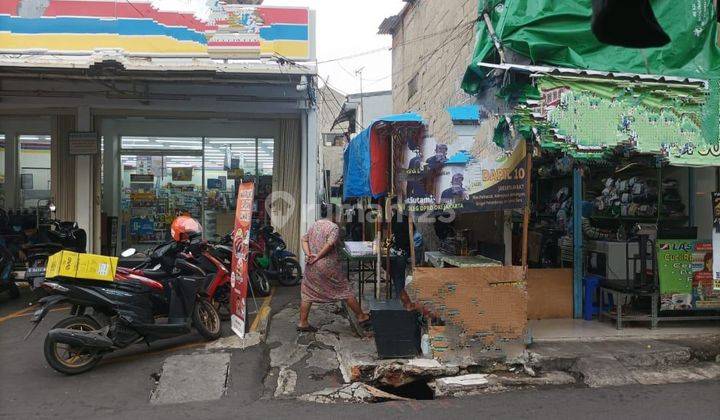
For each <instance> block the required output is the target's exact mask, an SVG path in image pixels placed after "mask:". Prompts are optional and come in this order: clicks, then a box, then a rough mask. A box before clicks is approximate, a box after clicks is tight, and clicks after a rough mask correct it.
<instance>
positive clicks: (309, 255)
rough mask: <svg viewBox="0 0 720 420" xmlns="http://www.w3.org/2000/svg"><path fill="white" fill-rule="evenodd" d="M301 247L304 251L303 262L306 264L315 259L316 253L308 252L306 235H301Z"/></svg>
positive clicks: (308, 245)
mask: <svg viewBox="0 0 720 420" xmlns="http://www.w3.org/2000/svg"><path fill="white" fill-rule="evenodd" d="M301 241H302V249H303V252H304V253H305V262H306V263H308V264H312V263H314V262H315V261H316V260H317V255H315V254H313V253H312V252H310V243H309V242H308V237H307V235H303V237H302V239H301Z"/></svg>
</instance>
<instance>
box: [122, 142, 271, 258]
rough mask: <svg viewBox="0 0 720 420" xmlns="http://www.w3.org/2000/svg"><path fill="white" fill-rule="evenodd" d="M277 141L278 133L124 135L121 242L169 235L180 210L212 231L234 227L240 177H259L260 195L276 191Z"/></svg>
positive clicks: (131, 243)
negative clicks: (268, 135)
mask: <svg viewBox="0 0 720 420" xmlns="http://www.w3.org/2000/svg"><path fill="white" fill-rule="evenodd" d="M274 143H275V139H274V138H262V139H260V138H219V137H148V136H140V137H136V136H123V137H122V138H121V147H122V153H121V160H120V163H121V165H122V171H121V177H122V183H121V193H120V224H119V226H120V232H121V241H122V247H123V248H127V247H130V246H133V247H136V248H141V247H142V246H143V245H154V244H156V243H158V242H163V241H165V240H166V238H167V232H168V223H169V222H171V221H172V219H173V217H174V215H175V214H176V213H177V212H181V211H182V212H187V213H189V214H191V215H192V216H193V217H195V218H196V219H198V220H201V221H202V224H203V226H204V227H205V233H206V235H207V236H208V237H213V236H215V235H223V234H225V233H227V232H228V231H230V230H231V229H232V227H231V224H232V222H233V217H232V216H233V214H234V206H235V202H236V194H235V191H236V186H237V183H238V182H241V181H243V180H254V181H256V182H257V183H258V185H259V186H260V188H259V190H258V198H259V199H260V200H262V199H264V198H265V197H266V196H267V194H268V193H270V192H271V190H272V173H273V167H274V162H273V156H274ZM260 210H263V209H260ZM260 213H264V212H260ZM260 219H264V217H261V218H260Z"/></svg>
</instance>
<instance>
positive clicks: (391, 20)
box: [378, 15, 402, 35]
mask: <svg viewBox="0 0 720 420" xmlns="http://www.w3.org/2000/svg"><path fill="white" fill-rule="evenodd" d="M401 21H402V16H400V15H395V16H390V17H387V18H385V20H383V21H382V23H381V24H380V27H379V28H378V35H393V34H395V29H397V26H398V24H400V22H401Z"/></svg>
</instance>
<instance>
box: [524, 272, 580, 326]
mask: <svg viewBox="0 0 720 420" xmlns="http://www.w3.org/2000/svg"><path fill="white" fill-rule="evenodd" d="M527 290H528V319H557V318H572V317H573V271H572V269H568V268H559V269H530V270H528V274H527Z"/></svg>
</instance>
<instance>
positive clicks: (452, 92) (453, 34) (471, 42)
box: [392, 0, 478, 139]
mask: <svg viewBox="0 0 720 420" xmlns="http://www.w3.org/2000/svg"><path fill="white" fill-rule="evenodd" d="M477 9H478V0H417V1H416V2H415V3H414V4H413V5H412V6H411V7H410V8H409V10H408V11H407V13H406V14H405V16H404V18H403V22H402V24H401V25H399V27H398V28H397V31H396V33H395V35H394V36H393V56H392V58H393V77H392V87H393V110H394V112H396V113H400V112H406V111H416V112H419V113H420V114H421V115H422V116H423V117H424V118H425V119H426V120H427V122H428V125H429V130H430V133H429V134H430V135H431V136H433V137H436V138H442V139H451V138H453V136H454V133H453V132H452V122H451V121H450V119H449V117H448V115H447V112H446V111H445V110H446V108H447V107H448V106H453V105H463V104H468V103H474V102H475V98H473V97H471V96H469V95H467V94H466V93H465V92H463V90H462V89H461V88H460V82H461V81H462V78H463V75H464V74H465V69H467V66H468V64H469V62H470V59H471V57H472V53H473V50H474V47H475V27H474V25H473V24H472V22H473V21H474V20H475V19H476V17H477ZM413 78H415V80H416V82H417V85H416V86H417V92H416V93H415V94H414V95H412V97H410V95H409V90H408V87H409V83H410V82H411V81H412V80H413Z"/></svg>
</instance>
